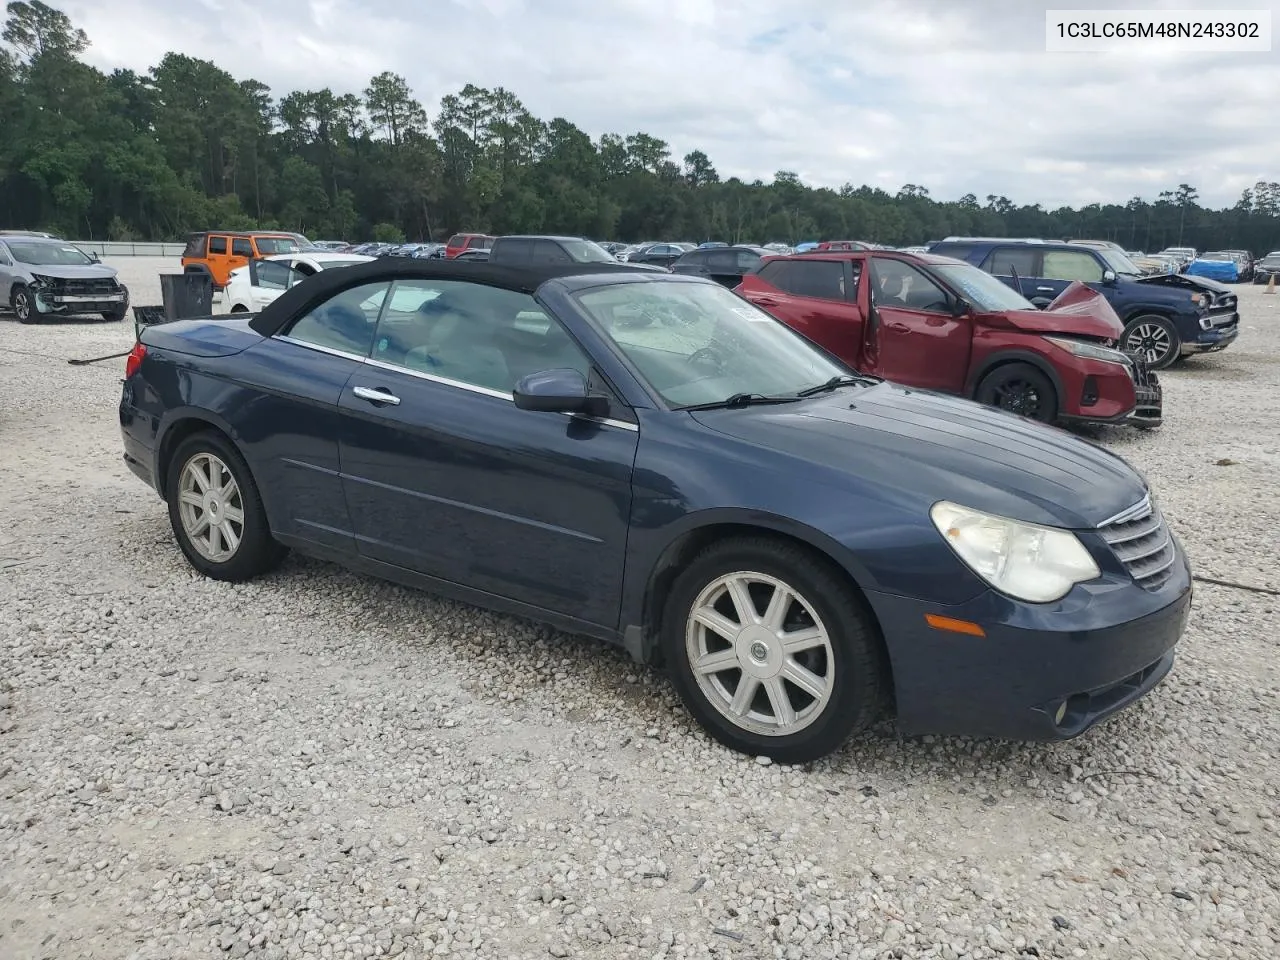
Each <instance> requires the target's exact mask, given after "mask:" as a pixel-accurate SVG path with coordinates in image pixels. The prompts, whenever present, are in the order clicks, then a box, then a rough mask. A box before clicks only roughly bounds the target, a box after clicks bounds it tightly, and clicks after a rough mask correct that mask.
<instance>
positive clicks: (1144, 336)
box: [1129, 323, 1173, 364]
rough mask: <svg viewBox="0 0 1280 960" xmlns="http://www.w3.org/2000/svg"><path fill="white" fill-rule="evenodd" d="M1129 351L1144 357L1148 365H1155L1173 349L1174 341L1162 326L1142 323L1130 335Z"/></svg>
mask: <svg viewBox="0 0 1280 960" xmlns="http://www.w3.org/2000/svg"><path fill="white" fill-rule="evenodd" d="M1129 349H1130V350H1131V351H1133V352H1135V353H1137V354H1139V355H1140V356H1142V358H1143V359H1144V360H1146V361H1147V363H1148V364H1154V363H1158V362H1159V361H1160V360H1161V359H1163V358H1164V357H1165V356H1166V355H1167V354H1168V353H1169V351H1170V350H1172V349H1173V341H1172V340H1171V339H1170V337H1169V331H1168V330H1166V329H1165V328H1164V327H1163V326H1162V325H1161V324H1158V323H1140V324H1138V325H1137V326H1136V327H1134V328H1133V330H1132V331H1130V333H1129Z"/></svg>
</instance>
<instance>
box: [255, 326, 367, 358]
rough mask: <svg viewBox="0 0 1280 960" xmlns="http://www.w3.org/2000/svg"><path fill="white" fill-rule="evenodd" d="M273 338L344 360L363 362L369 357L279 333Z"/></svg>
mask: <svg viewBox="0 0 1280 960" xmlns="http://www.w3.org/2000/svg"><path fill="white" fill-rule="evenodd" d="M271 339H272V340H282V341H284V342H285V343H292V344H293V345H294V346H295V347H305V348H306V349H308V350H315V351H316V352H317V353H327V354H329V356H331V357H342V358H343V359H344V360H354V361H356V362H357V363H363V362H364V361H365V360H366V359H367V358H366V357H365V356H364V355H363V354H358V353H348V352H347V351H346V350H335V349H334V348H333V347H322V346H320V344H318V343H308V342H307V341H306V340H295V339H294V338H293V337H290V336H286V335H285V334H283V333H278V334H276V335H275V336H273V337H271Z"/></svg>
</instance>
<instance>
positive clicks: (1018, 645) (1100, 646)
mask: <svg viewBox="0 0 1280 960" xmlns="http://www.w3.org/2000/svg"><path fill="white" fill-rule="evenodd" d="M1160 594H1161V596H1163V597H1164V604H1163V606H1160V607H1159V608H1158V609H1156V610H1154V611H1152V612H1147V613H1146V614H1145V615H1142V616H1139V617H1137V618H1136V619H1119V620H1118V622H1106V621H1107V620H1108V619H1111V618H1113V617H1115V616H1116V615H1117V614H1120V613H1121V611H1124V610H1125V609H1128V610H1129V611H1130V613H1132V610H1133V608H1134V607H1139V606H1141V605H1142V604H1143V603H1150V601H1152V600H1153V599H1155V597H1154V596H1153V595H1152V594H1150V593H1148V592H1147V591H1145V590H1144V589H1143V588H1142V587H1140V586H1138V585H1136V584H1134V583H1132V582H1130V583H1129V584H1127V585H1121V584H1117V583H1114V582H1111V583H1107V582H1103V583H1101V584H1100V585H1099V586H1098V587H1097V588H1096V589H1091V588H1090V585H1081V586H1078V587H1076V589H1075V590H1074V591H1072V593H1071V594H1068V596H1067V597H1066V598H1064V599H1063V600H1062V601H1059V603H1058V604H1046V605H1044V606H1045V607H1053V608H1059V609H1055V610H1053V611H1046V610H1040V609H1037V608H1038V607H1040V606H1041V605H1037V604H1022V603H1018V602H1017V601H1012V600H1009V599H1008V598H1006V597H1003V596H1001V595H999V594H996V593H994V592H988V593H986V594H984V595H982V596H981V597H978V598H977V599H975V600H973V601H970V602H969V603H966V604H960V605H958V606H955V607H942V608H939V607H937V606H933V605H930V604H927V603H922V602H920V601H917V600H913V599H909V598H905V597H896V596H890V595H887V594H877V593H872V592H870V591H869V592H868V600H870V601H871V604H872V607H873V608H874V609H875V610H876V613H877V615H878V616H879V617H880V622H881V625H882V626H883V628H884V634H885V637H886V639H887V641H888V647H889V656H890V661H891V663H892V668H893V676H894V688H895V694H896V701H897V714H898V728H899V730H900V731H901V732H902V733H903V734H905V735H908V736H917V735H920V734H926V733H933V734H942V735H949V736H973V737H995V738H1000V739H1009V740H1031V741H1052V740H1070V739H1072V738H1074V737H1078V736H1080V734H1082V733H1084V732H1085V731H1086V730H1088V729H1089V728H1090V727H1092V726H1094V725H1095V724H1097V723H1098V722H1100V721H1102V720H1104V719H1105V718H1107V717H1109V716H1111V715H1113V714H1115V713H1117V712H1118V711H1120V710H1123V709H1125V708H1126V707H1128V706H1130V705H1131V704H1133V703H1135V702H1136V701H1138V700H1139V699H1141V698H1142V697H1143V696H1145V695H1146V694H1147V693H1149V692H1150V691H1151V690H1153V689H1154V688H1155V687H1156V686H1157V685H1158V684H1159V683H1160V681H1161V680H1163V679H1164V677H1165V676H1166V675H1167V674H1168V672H1169V670H1170V668H1171V667H1172V665H1173V661H1174V647H1175V646H1176V644H1177V642H1178V640H1179V639H1180V638H1181V636H1182V633H1183V631H1184V629H1185V627H1186V622H1187V615H1188V612H1189V609H1190V606H1191V583H1190V572H1189V571H1188V570H1187V569H1186V567H1185V564H1184V565H1183V566H1182V570H1181V571H1180V573H1179V576H1177V577H1175V578H1174V579H1173V580H1171V581H1170V583H1169V584H1168V588H1167V590H1166V589H1163V588H1162V590H1161V591H1160ZM1077 595H1080V596H1077ZM1073 597H1074V598H1075V602H1074V603H1071V604H1069V603H1068V601H1071V600H1072V599H1073ZM1080 597H1083V601H1081V599H1080ZM1064 606H1065V607H1069V608H1072V609H1071V612H1065V611H1064V610H1062V609H1060V608H1061V607H1064ZM927 613H936V614H941V615H943V616H947V617H954V618H956V619H960V620H969V621H971V622H974V623H978V624H981V625H982V627H983V629H984V630H985V631H986V636H984V637H973V636H968V635H963V634H958V633H946V632H943V631H939V630H935V629H933V628H931V627H930V626H928V624H927V623H926V622H925V619H924V617H925V614H927ZM1121 616H1123V614H1121ZM1064 705H1065V707H1064ZM1059 710H1062V716H1061V718H1060V719H1059V718H1058V713H1059Z"/></svg>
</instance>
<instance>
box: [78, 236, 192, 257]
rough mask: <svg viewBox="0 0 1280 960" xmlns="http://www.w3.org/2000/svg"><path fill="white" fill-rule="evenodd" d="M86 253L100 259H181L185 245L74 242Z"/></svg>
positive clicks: (93, 241) (129, 241)
mask: <svg viewBox="0 0 1280 960" xmlns="http://www.w3.org/2000/svg"><path fill="white" fill-rule="evenodd" d="M71 242H72V243H74V244H75V245H76V246H77V247H79V248H80V249H81V250H83V251H85V253H90V252H92V253H96V254H97V255H98V256H100V257H181V256H182V251H183V250H185V249H187V245H186V244H185V243H156V242H153V241H149V240H139V241H137V242H134V241H132V240H72V241H71Z"/></svg>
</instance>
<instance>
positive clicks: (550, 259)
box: [532, 240, 573, 263]
mask: <svg viewBox="0 0 1280 960" xmlns="http://www.w3.org/2000/svg"><path fill="white" fill-rule="evenodd" d="M532 259H533V262H534V263H572V262H573V257H571V256H569V254H568V253H567V252H566V251H565V249H564V248H563V247H562V246H560V244H558V243H556V242H555V241H554V240H535V241H534V242H533V257H532Z"/></svg>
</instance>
